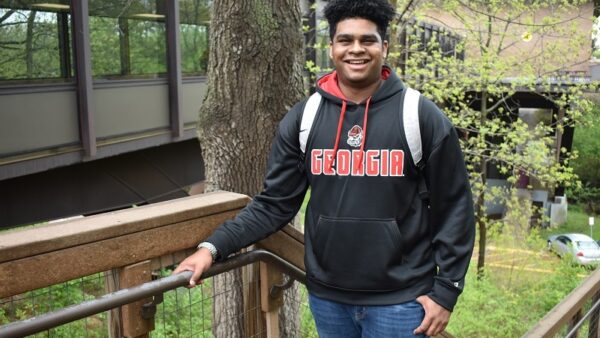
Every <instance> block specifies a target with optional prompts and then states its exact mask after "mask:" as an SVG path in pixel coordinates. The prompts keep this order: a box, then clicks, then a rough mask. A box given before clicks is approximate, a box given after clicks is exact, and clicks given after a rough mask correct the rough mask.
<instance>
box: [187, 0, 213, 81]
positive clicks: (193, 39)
mask: <svg viewBox="0 0 600 338" xmlns="http://www.w3.org/2000/svg"><path fill="white" fill-rule="evenodd" d="M210 5H211V1H209V0H181V1H180V2H179V20H180V21H181V24H180V25H179V31H180V36H181V69H182V73H183V74H185V75H205V74H206V68H207V66H208V27H209V24H210Z"/></svg>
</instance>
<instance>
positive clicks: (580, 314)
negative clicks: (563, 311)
mask: <svg viewBox="0 0 600 338" xmlns="http://www.w3.org/2000/svg"><path fill="white" fill-rule="evenodd" d="M581 317H583V310H582V309H581V308H580V309H579V311H577V312H576V313H575V314H574V315H573V318H571V320H569V325H568V326H567V332H571V330H573V328H574V327H575V325H577V323H578V322H579V321H580V320H581ZM577 331H579V330H577ZM577 337H579V332H575V334H574V335H573V336H572V338H577Z"/></svg>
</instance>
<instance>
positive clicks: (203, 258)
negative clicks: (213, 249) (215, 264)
mask: <svg viewBox="0 0 600 338" xmlns="http://www.w3.org/2000/svg"><path fill="white" fill-rule="evenodd" d="M212 261H213V258H212V255H211V253H210V251H209V250H208V249H207V248H200V249H199V250H198V251H196V252H195V253H194V254H192V255H190V256H189V257H187V258H186V259H184V260H183V262H181V263H179V266H177V269H175V270H174V271H173V274H178V273H180V272H183V271H193V272H194V273H193V274H192V278H191V279H190V285H189V287H190V288H193V287H194V286H196V283H197V282H198V280H199V279H200V276H202V273H203V272H204V271H206V270H208V268H210V266H211V265H212ZM200 283H202V281H200Z"/></svg>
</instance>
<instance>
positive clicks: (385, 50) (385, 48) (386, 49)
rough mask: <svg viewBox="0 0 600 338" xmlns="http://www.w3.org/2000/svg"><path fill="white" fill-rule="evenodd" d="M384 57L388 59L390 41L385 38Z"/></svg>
mask: <svg viewBox="0 0 600 338" xmlns="http://www.w3.org/2000/svg"><path fill="white" fill-rule="evenodd" d="M382 45H383V53H382V54H383V58H384V59H386V58H387V55H388V42H387V40H383V44H382Z"/></svg>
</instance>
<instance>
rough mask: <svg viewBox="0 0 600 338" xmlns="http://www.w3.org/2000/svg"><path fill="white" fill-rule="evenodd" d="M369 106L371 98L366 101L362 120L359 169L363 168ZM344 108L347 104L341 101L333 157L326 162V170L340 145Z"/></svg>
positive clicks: (331, 165) (335, 156)
mask: <svg viewBox="0 0 600 338" xmlns="http://www.w3.org/2000/svg"><path fill="white" fill-rule="evenodd" d="M370 105H371V97H369V98H368V99H367V103H366V106H365V116H364V118H363V126H362V142H361V143H360V154H359V161H360V168H362V167H363V155H364V150H365V143H366V142H367V120H368V115H369V106H370ZM346 106H347V103H346V101H345V100H342V111H341V112H340V119H339V121H338V128H337V133H336V135H335V145H334V147H333V155H332V158H331V160H328V161H327V166H328V170H331V169H332V168H333V165H334V162H335V161H336V159H337V152H338V148H339V145H340V136H341V135H342V126H343V124H344V117H345V116H346Z"/></svg>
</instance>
